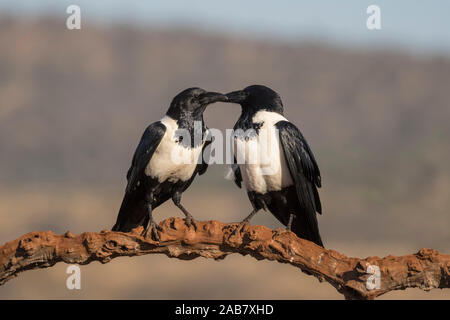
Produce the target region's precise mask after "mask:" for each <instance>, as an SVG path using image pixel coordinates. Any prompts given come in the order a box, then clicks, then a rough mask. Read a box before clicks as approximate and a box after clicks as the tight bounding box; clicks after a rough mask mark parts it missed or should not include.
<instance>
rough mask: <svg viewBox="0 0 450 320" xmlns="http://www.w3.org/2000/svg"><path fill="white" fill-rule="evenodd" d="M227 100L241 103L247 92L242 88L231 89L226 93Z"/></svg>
mask: <svg viewBox="0 0 450 320" xmlns="http://www.w3.org/2000/svg"><path fill="white" fill-rule="evenodd" d="M226 96H227V98H228V102H232V103H242V102H244V100H245V99H246V98H247V94H246V93H245V91H243V90H238V91H233V92H229V93H227V94H226Z"/></svg>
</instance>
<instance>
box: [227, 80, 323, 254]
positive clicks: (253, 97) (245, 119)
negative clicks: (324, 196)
mask: <svg viewBox="0 0 450 320" xmlns="http://www.w3.org/2000/svg"><path fill="white" fill-rule="evenodd" d="M227 97H228V102H231V103H238V104H240V105H241V110H242V113H241V116H240V118H239V120H238V121H237V122H236V124H235V126H234V133H233V139H234V143H233V153H234V164H233V165H232V171H231V173H232V179H233V180H234V181H235V183H236V184H237V185H238V187H239V188H240V187H241V184H242V182H243V183H244V186H245V188H246V189H247V194H248V197H249V199H250V202H251V204H252V206H253V211H252V212H251V214H250V215H249V216H248V217H247V218H245V219H244V220H243V221H242V222H241V224H240V228H242V227H243V225H244V224H246V223H248V222H249V221H250V219H251V218H252V217H253V216H254V215H255V214H256V213H257V212H258V211H259V210H260V209H264V210H266V211H270V212H271V213H272V214H273V215H274V216H275V217H276V218H277V219H278V220H279V221H280V222H281V223H282V224H283V225H285V226H286V227H287V229H289V230H291V231H293V232H294V233H295V234H296V235H297V236H299V237H301V238H304V239H307V240H310V241H312V242H314V243H316V244H317V245H319V246H322V247H323V243H322V240H321V237H320V234H319V227H318V223H317V216H316V212H318V213H320V214H321V213H322V206H321V203H320V198H319V193H318V192H317V188H320V187H321V177H320V171H319V167H318V166H317V163H316V160H315V159H314V155H313V153H312V151H311V149H310V147H309V146H308V143H307V142H306V140H305V138H304V137H303V135H302V133H301V132H300V130H299V129H298V128H297V127H296V126H295V125H294V124H292V123H291V122H289V121H288V120H287V119H286V118H285V117H284V115H283V104H282V102H281V98H280V96H279V95H278V94H277V93H276V92H275V91H273V90H272V89H270V88H268V87H265V86H261V85H252V86H249V87H247V88H245V89H244V90H240V91H234V92H230V93H228V94H227ZM238 229H239V228H238ZM238 229H236V230H235V231H237V230H238Z"/></svg>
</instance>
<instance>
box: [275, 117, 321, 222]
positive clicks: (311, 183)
mask: <svg viewBox="0 0 450 320" xmlns="http://www.w3.org/2000/svg"><path fill="white" fill-rule="evenodd" d="M276 128H277V129H278V130H279V134H280V142H281V145H282V148H283V152H284V156H285V158H286V163H287V165H288V167H289V172H290V173H291V176H292V179H293V181H294V184H295V189H296V191H297V196H298V200H299V202H300V205H301V206H302V207H303V208H304V209H306V210H307V212H308V220H314V221H315V220H316V216H315V212H318V213H322V205H321V203H320V198H319V194H318V192H317V189H316V187H318V188H320V187H321V178H320V170H319V167H318V166H317V163H316V160H315V159H314V155H313V153H312V151H311V149H310V148H309V145H308V143H307V142H306V140H305V138H304V137H303V135H302V133H301V132H300V130H299V129H298V128H297V127H296V126H295V125H293V124H292V123H290V122H288V121H280V122H277V124H276Z"/></svg>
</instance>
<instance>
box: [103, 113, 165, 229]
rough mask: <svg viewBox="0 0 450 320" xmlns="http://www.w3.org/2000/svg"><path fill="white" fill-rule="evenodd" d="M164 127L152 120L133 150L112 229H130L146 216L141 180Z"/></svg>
mask: <svg viewBox="0 0 450 320" xmlns="http://www.w3.org/2000/svg"><path fill="white" fill-rule="evenodd" d="M165 132H166V127H165V125H164V124H162V123H161V122H159V121H158V122H154V123H152V124H151V125H149V126H148V127H147V129H146V130H145V131H144V134H143V135H142V138H141V141H140V142H139V145H138V146H137V148H136V151H135V152H134V156H133V160H132V161H131V167H130V169H128V172H127V180H128V183H127V187H126V189H125V195H124V197H123V200H122V205H121V206H120V210H119V214H118V216H117V222H116V224H115V225H114V227H113V228H112V230H113V231H124V232H127V231H130V230H131V229H133V228H135V227H137V226H139V225H141V224H142V223H143V221H144V219H145V217H146V201H145V200H146V199H145V196H146V194H145V190H144V188H143V183H144V181H142V180H143V179H144V178H145V168H146V167H147V165H148V163H149V162H150V159H151V158H152V156H153V153H154V152H155V150H156V148H157V147H158V145H159V144H160V142H161V140H162V138H163V136H164V134H165Z"/></svg>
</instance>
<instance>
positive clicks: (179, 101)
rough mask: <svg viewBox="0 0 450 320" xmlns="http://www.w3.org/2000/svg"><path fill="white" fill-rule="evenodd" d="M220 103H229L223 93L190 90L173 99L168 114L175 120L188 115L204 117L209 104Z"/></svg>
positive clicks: (199, 89) (198, 89)
mask: <svg viewBox="0 0 450 320" xmlns="http://www.w3.org/2000/svg"><path fill="white" fill-rule="evenodd" d="M219 101H222V102H227V101H228V98H227V97H226V96H225V95H224V94H222V93H218V92H208V91H206V90H203V89H201V88H189V89H186V90H184V91H182V92H180V93H179V94H177V95H176V96H175V98H173V100H172V102H171V104H170V107H169V110H168V112H167V114H168V115H170V116H172V117H174V118H178V117H179V116H180V115H182V114H186V113H188V114H194V115H202V114H203V111H205V109H206V107H207V106H208V105H209V104H211V103H214V102H219Z"/></svg>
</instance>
